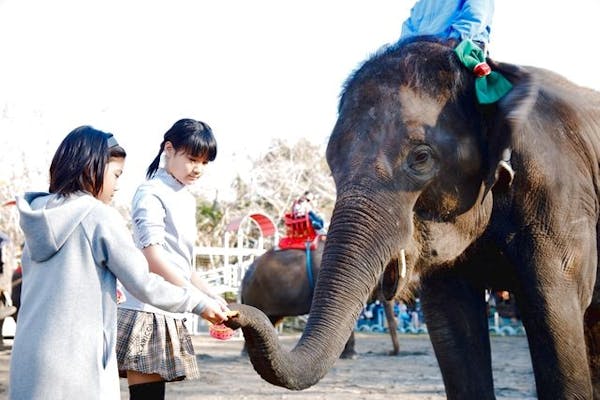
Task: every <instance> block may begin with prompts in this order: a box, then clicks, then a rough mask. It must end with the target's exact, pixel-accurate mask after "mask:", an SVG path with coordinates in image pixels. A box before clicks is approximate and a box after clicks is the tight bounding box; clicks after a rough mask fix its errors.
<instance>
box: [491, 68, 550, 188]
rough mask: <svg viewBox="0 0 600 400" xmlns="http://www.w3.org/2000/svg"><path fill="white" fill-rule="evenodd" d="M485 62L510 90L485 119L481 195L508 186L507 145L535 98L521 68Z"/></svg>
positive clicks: (510, 177)
mask: <svg viewBox="0 0 600 400" xmlns="http://www.w3.org/2000/svg"><path fill="white" fill-rule="evenodd" d="M487 62H488V64H489V65H490V67H491V68H492V70H494V71H496V72H499V73H501V74H502V75H503V76H504V77H505V78H506V79H508V80H509V81H510V83H512V85H513V87H512V89H511V90H510V92H508V93H507V94H506V95H505V96H504V97H502V98H501V99H500V100H499V101H498V102H497V103H496V104H495V112H492V113H491V115H490V116H489V119H490V120H489V126H490V129H489V130H488V141H487V144H488V148H487V150H488V164H487V167H488V169H487V176H486V181H485V194H487V192H489V191H490V190H491V189H492V188H495V189H496V190H507V189H508V187H509V186H510V185H511V183H512V180H513V178H514V175H515V172H514V171H513V169H512V166H511V162H510V158H511V153H512V148H511V143H512V142H513V140H514V137H515V136H516V135H517V134H518V132H519V130H520V129H521V127H522V125H523V124H524V123H525V122H526V121H527V118H528V116H529V113H530V112H531V110H532V108H533V106H534V104H535V102H536V100H537V96H538V85H537V82H536V80H535V77H534V76H533V75H532V74H530V73H529V72H527V71H525V70H524V69H523V68H522V67H519V66H517V65H513V64H506V63H495V62H494V61H492V60H490V59H488V60H487ZM484 197H485V196H484Z"/></svg>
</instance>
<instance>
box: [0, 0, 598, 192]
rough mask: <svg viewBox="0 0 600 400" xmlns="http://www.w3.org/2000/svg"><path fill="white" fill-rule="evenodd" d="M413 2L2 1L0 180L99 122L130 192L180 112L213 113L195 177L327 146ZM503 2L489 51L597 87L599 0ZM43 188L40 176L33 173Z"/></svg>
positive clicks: (209, 183) (210, 182)
mask: <svg viewBox="0 0 600 400" xmlns="http://www.w3.org/2000/svg"><path fill="white" fill-rule="evenodd" d="M412 4H413V1H389V0H373V1H369V2H366V1H359V0H346V1H343V0H327V1H323V0H305V1H281V0H279V1H277V0H253V1H243V0H231V1H226V2H218V1H206V0H189V1H180V0H171V1H165V0H147V1H142V0H128V1H117V0H105V1H88V0H53V1H44V0H0V54H1V58H2V60H3V61H2V63H0V110H1V111H2V112H1V113H0V146H1V147H2V148H3V149H4V150H3V153H4V154H3V157H2V158H1V160H0V163H2V168H0V171H1V172H0V181H1V180H3V179H4V180H6V179H8V177H9V176H10V168H12V167H10V165H13V164H14V165H17V167H18V165H19V162H20V160H21V159H22V155H21V154H22V152H23V151H25V152H26V153H27V162H28V163H30V164H31V167H32V168H36V167H39V168H41V169H43V170H45V169H46V168H47V163H48V162H49V159H50V157H51V155H52V153H53V151H54V150H55V149H56V146H57V145H58V144H59V142H60V140H62V138H63V137H64V136H65V135H66V134H67V133H68V132H69V131H70V130H71V129H73V128H75V127H77V126H79V125H83V124H91V125H93V126H95V127H97V128H99V129H102V130H106V131H110V132H113V133H115V135H116V136H117V138H118V140H119V141H120V142H121V143H122V144H123V145H124V146H125V147H126V149H127V150H128V153H129V156H128V161H127V167H126V168H127V170H126V174H125V175H124V176H123V178H122V180H123V182H122V189H123V190H122V196H123V197H124V198H129V197H130V195H131V193H132V191H133V188H134V187H135V186H136V185H137V184H138V183H139V182H140V181H141V180H142V179H143V175H144V169H145V167H146V165H147V164H148V163H149V162H150V161H151V160H152V159H153V158H154V156H155V154H156V152H157V151H158V145H159V143H160V141H161V138H162V134H163V133H164V132H165V130H166V129H168V128H169V127H170V125H171V124H172V123H173V122H175V121H176V120H177V119H179V118H182V117H191V118H196V119H201V120H203V121H205V122H208V123H209V124H210V125H211V126H212V127H213V130H214V131H215V134H216V136H217V140H218V142H219V156H218V158H217V161H216V162H215V163H214V164H213V165H211V168H210V169H209V174H208V176H207V177H206V179H205V180H204V181H202V182H201V183H200V185H205V186H206V187H207V190H213V189H214V188H215V187H219V185H223V183H224V182H225V183H226V184H227V183H228V182H229V178H230V177H232V176H233V175H235V173H237V172H241V173H243V172H244V171H245V170H246V169H247V166H248V161H247V160H248V157H256V156H259V155H260V154H261V152H263V151H265V150H266V147H267V145H268V143H269V142H270V141H271V139H272V138H275V137H279V138H286V139H289V140H290V141H291V142H293V141H295V140H297V139H298V138H300V137H306V138H308V139H309V140H311V141H313V142H315V143H318V144H323V145H324V144H325V143H326V141H327V137H328V135H329V133H330V131H331V129H332V127H333V124H334V123H335V119H336V107H337V100H338V94H339V92H340V89H341V86H342V83H343V82H344V80H345V79H346V77H347V76H348V74H350V73H351V72H352V70H353V69H354V68H356V67H357V66H358V65H359V64H360V62H362V61H363V60H364V59H365V58H367V57H368V56H369V55H370V54H371V53H373V52H374V51H376V50H377V49H378V48H379V47H380V46H381V45H384V44H386V43H391V42H394V41H395V40H397V38H398V36H399V34H400V25H401V23H402V21H403V20H404V19H405V18H406V16H407V15H408V12H409V10H410V8H411V6H412ZM564 4H565V3H564V2H562V1H558V0H550V1H541V0H540V1H538V0H519V1H517V0H498V1H497V2H496V13H495V16H494V26H493V31H492V44H491V54H492V56H493V57H494V58H495V59H498V60H500V61H507V62H514V63H522V64H528V65H536V66H542V67H546V68H548V69H552V70H555V71H557V72H559V73H561V74H563V75H565V76H567V77H568V78H569V79H571V80H574V81H575V82H577V83H579V84H583V85H585V86H589V87H593V88H595V89H598V90H600V75H599V74H595V75H594V74H593V73H592V71H593V70H597V68H596V65H597V63H598V61H599V56H598V53H597V51H596V52H595V51H594V49H593V47H596V46H593V43H594V41H595V39H596V38H597V37H598V35H597V31H596V27H597V24H598V22H597V20H596V19H597V16H598V15H600V1H598V0H572V1H570V2H569V3H568V4H569V7H568V8H567V7H565V6H564ZM37 184H38V185H40V187H38V188H36V189H44V185H45V182H42V181H40V182H38V183H37Z"/></svg>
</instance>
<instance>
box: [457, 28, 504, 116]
mask: <svg viewBox="0 0 600 400" xmlns="http://www.w3.org/2000/svg"><path fill="white" fill-rule="evenodd" d="M454 52H455V53H456V55H457V56H458V59H459V60H460V61H461V62H462V63H463V65H464V66H465V67H467V68H469V69H470V70H471V71H473V69H474V68H475V66H477V65H478V64H481V63H485V54H484V53H483V50H481V48H480V47H479V46H477V45H476V44H475V43H473V42H472V41H471V40H469V39H465V40H463V41H462V42H460V43H459V44H458V46H456V48H455V49H454ZM510 89H512V85H511V83H510V82H509V81H508V80H507V79H506V78H505V77H503V76H502V75H501V74H500V73H498V72H494V71H492V72H490V73H489V74H488V75H485V76H479V77H477V78H476V79H475V92H476V93H477V100H479V103H481V104H491V103H495V102H497V101H498V100H500V99H501V98H502V96H504V95H505V94H506V93H508V92H509V91H510Z"/></svg>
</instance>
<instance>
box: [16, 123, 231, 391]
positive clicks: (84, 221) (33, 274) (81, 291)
mask: <svg viewBox="0 0 600 400" xmlns="http://www.w3.org/2000/svg"><path fill="white" fill-rule="evenodd" d="M124 161H125V151H124V150H123V148H121V147H120V146H119V145H118V144H117V141H116V140H115V138H114V136H112V135H111V134H107V133H104V132H101V131H99V130H96V129H94V128H92V127H89V126H83V127H80V128H77V129H75V130H74V131H72V132H71V133H70V134H69V135H68V136H67V137H66V138H65V139H64V140H63V142H62V143H61V144H60V146H59V148H58V150H57V151H56V154H55V155H54V158H53V159H52V164H51V166H50V190H49V192H50V193H28V194H26V195H25V197H24V198H18V199H17V206H18V208H19V213H20V224H21V228H22V229H23V231H24V233H25V249H24V253H23V262H22V265H23V286H22V292H21V309H20V311H19V322H18V324H17V328H16V333H15V341H14V344H13V349H12V357H11V366H10V385H9V398H10V399H13V400H22V399H28V400H35V399H44V400H53V399H61V400H62V399H99V400H100V399H101V400H105V399H115V400H117V399H119V398H120V389H119V379H118V374H117V361H116V353H115V343H116V336H117V305H116V280H117V279H116V277H118V278H119V280H120V281H121V283H122V284H123V285H124V286H125V287H126V288H127V289H128V290H129V291H130V293H134V294H135V296H136V297H138V298H140V299H143V300H144V301H146V302H149V303H152V304H154V305H156V306H157V307H161V308H164V309H167V310H170V311H177V312H184V311H192V312H194V313H196V314H199V315H202V316H203V317H204V318H206V319H208V320H210V321H212V322H217V323H218V322H220V321H223V320H225V319H227V317H226V315H225V314H224V313H223V312H222V311H221V308H220V307H217V306H216V303H215V301H214V300H212V299H210V298H208V296H206V295H204V294H202V293H201V292H200V291H198V290H195V289H193V288H191V287H184V288H182V287H178V286H175V285H172V284H170V283H168V282H165V281H164V280H163V279H162V278H160V277H157V276H156V275H153V274H150V273H149V272H148V263H147V262H146V260H145V259H144V257H143V256H142V254H141V253H140V251H139V250H137V249H136V248H135V246H134V244H133V242H132V240H131V235H130V233H129V231H128V230H127V228H126V226H125V224H124V221H123V219H122V218H121V216H120V215H119V214H118V213H117V212H116V211H115V210H114V209H112V208H110V207H109V206H107V204H108V203H109V202H110V200H111V199H112V197H113V194H114V192H115V191H116V190H117V180H118V178H119V176H120V175H121V173H122V172H123V165H124Z"/></svg>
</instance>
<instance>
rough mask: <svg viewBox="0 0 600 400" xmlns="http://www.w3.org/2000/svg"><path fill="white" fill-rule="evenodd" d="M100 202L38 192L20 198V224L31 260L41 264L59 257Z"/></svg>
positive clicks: (90, 197)
mask: <svg viewBox="0 0 600 400" xmlns="http://www.w3.org/2000/svg"><path fill="white" fill-rule="evenodd" d="M98 202H99V201H98V200H96V199H95V198H94V197H93V196H91V195H89V194H83V193H82V194H75V195H69V196H60V195H57V194H50V193H41V192H36V193H26V194H25V195H24V196H23V197H17V208H18V209H19V216H20V222H19V223H20V225H21V229H22V230H23V232H24V233H25V245H26V246H27V248H28V250H29V256H30V257H31V259H32V260H33V261H36V262H42V261H45V260H48V259H49V258H51V257H52V256H53V255H54V254H56V252H58V251H59V250H60V248H61V247H62V246H63V245H64V244H65V242H66V241H67V239H68V238H69V237H70V236H71V235H72V234H73V232H74V231H75V229H76V228H77V226H78V225H79V224H80V223H81V221H82V220H83V219H84V218H85V216H86V215H88V214H89V212H90V211H91V210H92V209H93V208H94V207H95V206H97V205H98Z"/></svg>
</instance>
